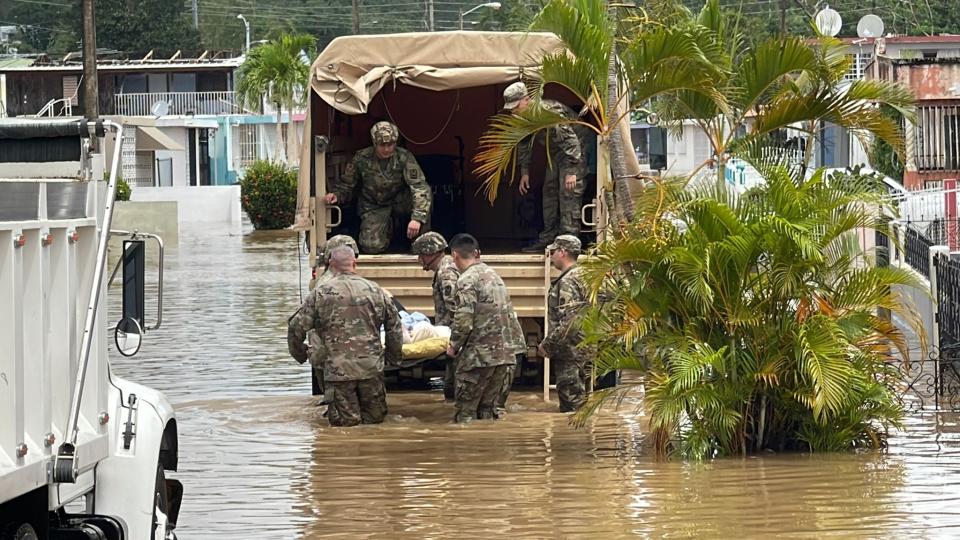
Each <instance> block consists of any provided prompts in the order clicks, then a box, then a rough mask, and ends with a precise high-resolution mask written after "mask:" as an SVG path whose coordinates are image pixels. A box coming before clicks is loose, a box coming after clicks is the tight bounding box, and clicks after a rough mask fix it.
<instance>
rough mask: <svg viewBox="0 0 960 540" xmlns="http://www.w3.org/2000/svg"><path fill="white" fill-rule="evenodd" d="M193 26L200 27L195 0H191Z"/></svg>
mask: <svg viewBox="0 0 960 540" xmlns="http://www.w3.org/2000/svg"><path fill="white" fill-rule="evenodd" d="M193 27H194V28H197V29H199V28H200V14H199V13H197V0H193Z"/></svg>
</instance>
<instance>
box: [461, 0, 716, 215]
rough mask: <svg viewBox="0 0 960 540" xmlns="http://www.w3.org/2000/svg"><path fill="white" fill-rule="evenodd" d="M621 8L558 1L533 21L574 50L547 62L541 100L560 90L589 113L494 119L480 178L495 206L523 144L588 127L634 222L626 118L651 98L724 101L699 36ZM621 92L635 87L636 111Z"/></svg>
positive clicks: (606, 181) (621, 207) (585, 0)
mask: <svg viewBox="0 0 960 540" xmlns="http://www.w3.org/2000/svg"><path fill="white" fill-rule="evenodd" d="M622 9H623V8H616V7H613V6H612V5H611V6H608V5H607V3H606V2H598V1H596V0H551V1H550V2H549V3H548V4H547V5H546V6H544V8H543V9H542V10H541V11H540V13H539V14H538V15H537V17H536V18H535V19H534V22H533V24H532V26H531V28H532V29H535V30H545V31H550V32H553V33H554V34H556V35H557V36H559V37H560V38H561V39H562V40H563V42H564V44H565V45H566V48H567V50H566V51H558V52H556V53H555V54H551V55H548V56H546V57H544V58H543V60H542V70H541V74H540V78H539V79H538V80H537V81H535V88H534V92H533V94H534V96H533V97H534V99H535V100H537V99H539V98H540V96H541V90H542V87H543V86H544V85H547V84H556V85H560V86H562V87H564V88H566V89H567V90H569V91H570V92H572V93H573V94H574V95H575V96H576V97H577V99H578V100H579V102H580V104H581V105H582V112H581V115H580V117H579V118H576V119H568V118H563V117H560V116H558V115H556V114H551V113H549V112H546V111H543V110H542V109H541V108H540V107H536V106H534V107H530V108H529V109H528V111H527V112H525V113H524V114H521V115H500V116H497V117H495V118H494V120H493V121H492V123H491V128H490V129H489V130H488V131H487V132H486V134H485V135H484V136H483V137H482V138H481V142H480V151H479V152H478V155H477V159H476V162H477V167H476V172H477V174H478V175H480V176H481V177H484V178H485V187H486V190H487V195H488V198H489V199H490V200H491V201H492V200H493V199H495V198H496V196H497V190H498V188H499V186H500V183H501V181H503V179H504V177H505V176H506V177H508V180H509V177H510V176H511V174H512V171H513V163H514V159H515V157H516V153H517V148H518V146H519V145H520V144H521V143H522V142H523V141H525V140H528V139H527V138H528V137H530V136H531V135H534V134H536V133H537V132H539V131H547V130H550V129H552V128H555V127H556V126H558V125H561V124H581V125H583V126H586V127H587V128H589V129H590V130H592V131H593V132H595V133H596V134H597V135H598V136H599V137H600V140H601V145H600V153H601V158H602V161H603V162H607V163H610V164H611V168H612V173H613V180H612V181H611V179H610V177H609V171H605V170H604V171H601V172H600V173H601V181H602V186H603V188H604V190H605V191H606V192H609V190H610V189H611V187H612V188H613V189H614V191H615V194H616V210H617V211H618V212H619V213H621V214H625V216H626V217H627V218H630V217H631V216H632V210H633V206H632V202H631V195H630V193H629V189H628V187H627V186H628V184H627V177H628V176H630V175H635V174H637V172H639V171H638V170H634V171H628V168H627V165H628V163H629V161H628V159H627V157H626V156H625V155H624V153H623V151H622V149H623V144H624V143H623V137H624V135H626V136H627V137H629V133H628V132H627V133H623V131H622V128H623V126H625V125H626V124H627V123H626V122H622V120H623V119H624V118H628V117H629V115H630V113H632V112H634V111H638V110H640V109H641V108H642V107H643V106H645V105H646V104H647V102H649V101H650V100H651V99H654V98H656V97H658V96H662V95H666V94H669V93H675V92H678V91H680V90H686V91H688V92H690V93H691V94H695V95H702V96H703V97H704V99H706V100H712V99H720V98H721V96H719V94H718V93H717V92H716V90H715V88H714V87H713V84H712V80H713V79H715V78H716V77H717V69H716V68H715V67H714V66H713V65H711V64H710V63H709V61H708V58H707V57H706V56H705V55H704V54H703V52H702V51H701V49H700V48H699V46H698V45H697V43H696V39H697V37H698V36H697V35H696V34H694V33H691V32H688V31H687V29H685V28H675V27H668V26H663V25H661V24H659V23H654V22H651V20H650V18H647V17H640V16H636V15H632V14H629V13H627V14H624V13H622V12H620V11H618V10H622ZM620 47H622V48H620ZM618 48H619V49H618ZM618 51H619V54H618ZM622 88H629V101H631V102H632V103H633V105H630V104H629V103H628V99H627V97H628V96H626V95H622V94H621V92H620V90H621V89H622ZM611 156H612V157H611ZM632 161H633V163H634V164H635V163H636V160H635V159H634V160H632ZM635 169H639V167H635Z"/></svg>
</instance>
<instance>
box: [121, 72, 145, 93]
mask: <svg viewBox="0 0 960 540" xmlns="http://www.w3.org/2000/svg"><path fill="white" fill-rule="evenodd" d="M117 86H119V87H120V93H121V94H143V93H146V91H147V76H146V75H144V74H143V73H131V74H129V75H123V76H121V77H120V82H119V84H118V85H117Z"/></svg>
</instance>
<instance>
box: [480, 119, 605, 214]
mask: <svg viewBox="0 0 960 540" xmlns="http://www.w3.org/2000/svg"><path fill="white" fill-rule="evenodd" d="M572 124H580V125H584V126H587V127H589V128H590V129H594V128H593V126H591V125H589V124H587V123H585V122H583V121H580V120H575V119H569V118H566V117H564V116H562V115H560V114H557V113H555V112H552V111H550V110H548V109H545V108H543V107H536V106H534V107H530V108H529V109H528V110H527V111H525V112H524V113H523V114H499V115H497V116H495V117H494V118H493V120H491V122H490V128H489V129H488V130H487V131H486V132H485V133H484V134H483V136H481V137H480V145H479V149H478V151H477V155H476V157H475V158H474V163H475V164H476V167H475V168H474V173H476V174H477V176H478V177H480V178H482V179H483V184H482V189H483V190H484V193H485V194H486V196H487V200H489V201H490V203H491V204H493V201H494V200H496V198H497V190H498V189H499V187H500V182H501V181H502V180H503V178H504V176H508V178H511V179H512V177H513V166H514V165H515V163H516V161H515V160H516V156H517V149H518V147H519V146H520V145H521V144H533V136H534V135H536V134H537V133H539V132H541V131H545V130H548V129H551V128H555V127H557V126H560V125H572Z"/></svg>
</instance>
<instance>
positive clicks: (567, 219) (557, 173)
mask: <svg viewBox="0 0 960 540" xmlns="http://www.w3.org/2000/svg"><path fill="white" fill-rule="evenodd" d="M540 106H541V107H543V108H544V109H547V110H549V111H551V112H553V113H556V114H559V115H561V116H564V117H566V118H576V117H577V115H576V113H575V112H574V111H573V109H571V108H570V107H567V106H566V105H564V104H563V103H560V102H559V101H554V100H552V99H544V100H542V101H541V102H540ZM545 139H546V140H545ZM535 143H540V144H544V145H545V146H546V148H547V149H549V151H550V156H549V158H550V160H549V162H548V167H549V168H548V169H547V171H546V174H545V176H544V179H543V230H542V231H540V239H539V243H540V244H541V245H546V244H548V243H549V242H551V241H552V240H553V239H554V237H555V236H557V235H558V234H572V235H579V234H580V206H581V204H582V202H583V190H584V176H586V159H585V153H584V148H585V144H586V132H585V130H584V129H583V128H580V127H574V126H571V125H569V124H564V125H560V126H557V127H555V128H553V129H551V130H549V132H548V133H547V136H546V137H545V136H544V133H543V132H540V133H538V134H537V135H535V140H530V139H529V138H528V139H525V140H524V141H522V142H521V143H520V147H519V148H518V151H517V161H518V163H519V164H520V174H522V175H523V174H527V175H528V174H530V162H531V161H532V159H533V146H534V144H535ZM568 174H575V175H576V176H577V183H576V186H574V188H573V191H567V190H566V189H565V188H564V187H563V178H564V177H565V176H566V175H568Z"/></svg>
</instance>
